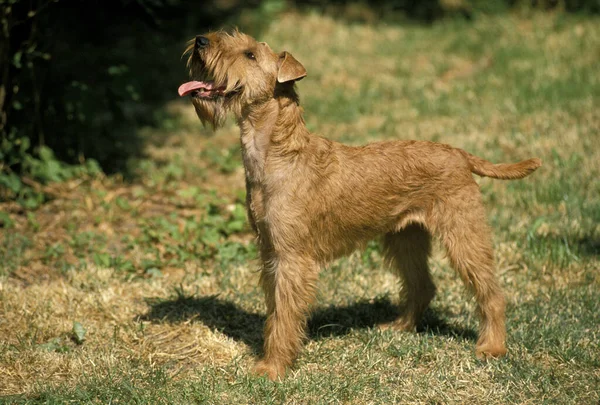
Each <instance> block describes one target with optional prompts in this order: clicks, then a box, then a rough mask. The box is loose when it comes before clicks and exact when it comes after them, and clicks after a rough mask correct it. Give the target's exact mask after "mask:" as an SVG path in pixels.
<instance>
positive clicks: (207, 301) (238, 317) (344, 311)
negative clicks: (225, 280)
mask: <svg viewBox="0 0 600 405" xmlns="http://www.w3.org/2000/svg"><path fill="white" fill-rule="evenodd" d="M146 301H147V303H148V305H149V306H150V310H149V311H148V312H147V313H146V314H144V315H141V316H139V317H138V319H139V320H144V321H150V322H171V323H178V322H184V321H187V320H190V319H197V320H199V321H200V322H202V323H203V324H205V325H206V326H208V327H210V328H211V329H213V330H217V331H219V332H221V333H223V334H225V335H227V336H229V337H231V338H232V339H234V340H236V341H240V342H243V343H245V344H246V345H248V346H249V347H250V348H251V349H252V351H253V352H254V353H255V354H260V353H261V352H262V343H263V337H262V333H263V328H264V323H265V319H266V317H265V315H263V314H258V313H253V312H249V311H247V310H245V309H243V308H241V307H239V306H238V305H236V304H234V303H232V302H230V301H227V300H224V299H222V298H219V297H218V296H215V295H212V296H205V297H197V296H183V295H179V296H177V297H176V298H173V299H167V300H165V299H161V298H149V299H147V300H146ZM400 313H401V308H400V307H399V306H397V305H395V304H393V303H392V302H391V301H390V300H389V298H387V297H381V298H377V299H374V300H361V301H358V302H356V303H353V304H350V305H330V306H327V307H319V308H315V309H314V311H313V312H312V315H311V317H310V319H309V321H308V328H307V329H308V330H307V332H308V333H307V335H308V338H309V339H311V340H319V339H322V338H326V337H335V336H344V335H347V334H348V333H350V332H351V331H352V330H356V329H365V328H373V327H376V326H377V325H379V324H384V323H387V322H391V321H393V320H394V319H396V318H397V317H398V315H399V314H400ZM448 316H449V314H445V313H442V311H441V310H439V309H428V310H427V311H426V312H425V315H424V316H423V319H422V320H421V322H420V324H419V325H418V327H417V332H419V333H427V334H432V335H441V336H452V337H454V338H458V339H460V340H472V341H474V340H475V339H476V337H477V335H476V333H475V332H474V331H473V330H470V329H464V328H461V327H457V326H454V325H450V324H448V323H447V322H446V321H445V320H444V319H443V318H447V317H448Z"/></svg>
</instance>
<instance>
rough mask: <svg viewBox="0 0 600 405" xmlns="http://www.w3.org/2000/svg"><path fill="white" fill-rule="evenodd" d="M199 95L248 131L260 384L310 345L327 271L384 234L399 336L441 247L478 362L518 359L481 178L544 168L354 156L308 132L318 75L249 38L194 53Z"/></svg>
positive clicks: (430, 292) (394, 146)
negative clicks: (474, 317) (395, 283)
mask: <svg viewBox="0 0 600 405" xmlns="http://www.w3.org/2000/svg"><path fill="white" fill-rule="evenodd" d="M185 54H189V59H188V67H189V69H190V76H191V79H192V80H193V81H190V82H187V83H184V84H183V85H181V87H180V88H179V94H180V96H185V95H188V94H189V95H191V99H192V103H193V105H194V107H195V109H196V112H197V114H198V117H199V118H200V120H201V121H202V122H203V123H205V124H206V123H209V124H212V126H213V127H215V128H216V127H219V126H221V125H222V124H223V122H224V119H225V117H226V113H227V112H228V111H231V112H233V115H234V116H235V118H236V120H237V123H238V125H239V127H240V130H241V149H242V156H243V161H244V169H245V176H246V191H247V197H246V202H247V210H248V218H249V221H250V224H251V225H252V228H253V230H254V231H255V233H256V235H257V240H258V246H259V252H260V258H261V262H262V268H261V274H260V284H261V286H262V288H263V290H264V294H265V297H266V307H267V313H268V317H267V321H266V325H265V332H264V357H263V358H262V359H261V360H259V361H258V362H257V364H256V366H255V371H256V372H257V373H259V374H266V375H267V376H268V377H269V378H270V379H272V380H273V379H277V378H278V377H282V376H283V375H284V374H285V371H286V368H287V367H289V366H290V365H291V364H292V362H293V361H294V359H295V358H296V356H297V355H298V352H299V350H300V348H301V345H302V340H303V337H304V331H305V326H306V321H307V316H308V312H309V308H310V306H311V303H312V302H313V300H314V299H315V294H316V291H315V288H316V284H317V277H318V273H319V268H321V267H322V266H323V265H324V264H326V263H327V262H329V261H331V260H333V259H335V258H338V257H340V256H342V255H347V254H349V253H350V252H352V251H354V250H355V249H357V248H360V247H361V246H363V245H364V244H365V243H366V242H368V241H369V240H372V239H374V238H376V237H378V236H382V237H383V251H384V254H385V258H386V260H387V262H389V264H390V265H391V266H392V267H393V268H394V269H395V271H396V272H397V274H398V276H399V278H400V280H401V282H402V285H403V288H402V292H403V295H404V297H403V298H404V300H405V309H404V312H403V313H402V314H401V316H400V317H399V318H398V319H397V320H395V321H394V322H392V323H391V324H388V325H386V327H391V328H394V329H399V330H413V329H415V325H416V323H417V322H418V320H419V318H420V317H421V315H422V314H423V312H424V311H425V309H426V308H427V306H428V305H429V303H430V301H431V300H432V298H433V296H434V293H435V286H434V284H433V282H432V280H431V277H430V274H429V268H428V264H427V260H428V256H429V254H430V249H431V238H432V236H435V237H438V238H439V239H440V240H441V242H442V244H443V245H444V247H445V249H446V250H447V255H448V257H449V259H450V263H451V265H452V267H453V268H454V269H455V270H456V271H457V272H458V274H459V275H460V277H461V278H462V280H463V281H464V283H465V284H466V285H467V287H468V288H469V289H470V290H471V291H472V292H473V293H474V295H475V297H476V300H477V306H478V313H479V315H480V319H481V320H480V330H479V339H478V341H477V344H476V348H475V351H476V355H477V356H478V357H480V358H487V357H498V356H503V355H504V354H506V348H505V336H506V332H505V326H504V308H505V303H504V297H503V294H502V291H501V289H500V286H499V285H498V281H497V279H496V277H495V275H494V266H493V252H492V241H491V234H490V230H489V228H488V225H487V224H486V219H485V213H484V208H483V204H482V201H481V195H480V190H479V187H478V185H477V183H476V182H475V180H474V179H473V176H472V173H474V174H477V175H479V176H488V177H493V178H496V179H520V178H523V177H525V176H527V175H528V174H530V173H532V172H533V171H534V170H535V169H537V168H538V167H540V165H541V161H540V160H539V159H537V158H534V159H529V160H525V161H522V162H520V163H516V164H492V163H490V162H488V161H486V160H484V159H481V158H479V157H476V156H473V155H471V154H469V153H467V152H465V151H464V150H461V149H457V148H453V147H451V146H449V145H444V144H439V143H434V142H422V141H392V142H378V143H372V144H368V145H365V146H360V147H350V146H346V145H343V144H340V143H336V142H333V141H330V140H328V139H325V138H321V137H318V136H316V135H313V134H311V133H310V132H309V131H308V130H307V129H306V127H305V124H304V120H303V118H302V109H301V107H300V106H299V100H298V94H297V93H296V90H295V88H294V84H295V82H296V81H298V80H300V79H302V78H303V77H305V76H306V70H305V68H304V67H303V66H302V64H301V63H300V62H298V61H297V60H296V59H295V58H294V57H293V56H292V55H291V54H290V53H288V52H281V53H275V52H274V51H273V50H271V48H270V47H269V45H267V44H266V43H265V42H257V41H256V40H255V39H253V38H252V37H250V36H248V35H245V34H243V33H240V32H237V31H235V32H230V33H229V32H223V31H218V32H210V33H207V34H204V35H199V36H197V37H196V38H195V39H193V40H191V41H190V43H189V46H188V48H187V49H186V53H185Z"/></svg>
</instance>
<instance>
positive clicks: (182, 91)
mask: <svg viewBox="0 0 600 405" xmlns="http://www.w3.org/2000/svg"><path fill="white" fill-rule="evenodd" d="M212 88H213V85H212V83H207V82H194V81H192V82H187V83H183V84H182V85H181V86H179V90H178V92H179V96H180V97H183V96H187V95H188V94H190V93H191V92H192V91H194V90H198V89H205V90H212Z"/></svg>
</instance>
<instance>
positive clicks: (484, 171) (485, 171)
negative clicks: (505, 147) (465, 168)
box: [461, 150, 542, 180]
mask: <svg viewBox="0 0 600 405" xmlns="http://www.w3.org/2000/svg"><path fill="white" fill-rule="evenodd" d="M461 152H462V154H463V155H464V157H465V158H466V159H467V162H469V166H471V172H473V173H475V174H476V175H478V176H486V177H493V178H495V179H501V180H513V179H522V178H523V177H525V176H528V175H530V174H531V173H533V172H534V171H535V170H536V169H537V168H538V167H540V166H541V165H542V161H541V160H540V159H538V158H533V159H527V160H523V161H522V162H519V163H500V164H494V163H491V162H488V161H487V160H485V159H482V158H480V157H477V156H474V155H471V154H470V153H468V152H465V151H464V150H461Z"/></svg>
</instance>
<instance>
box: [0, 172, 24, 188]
mask: <svg viewBox="0 0 600 405" xmlns="http://www.w3.org/2000/svg"><path fill="white" fill-rule="evenodd" d="M0 186H4V187H6V188H8V189H9V190H10V191H12V192H13V193H18V192H19V191H21V188H22V186H23V184H22V183H21V179H20V178H19V176H17V175H16V174H14V173H8V174H2V173H0Z"/></svg>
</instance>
